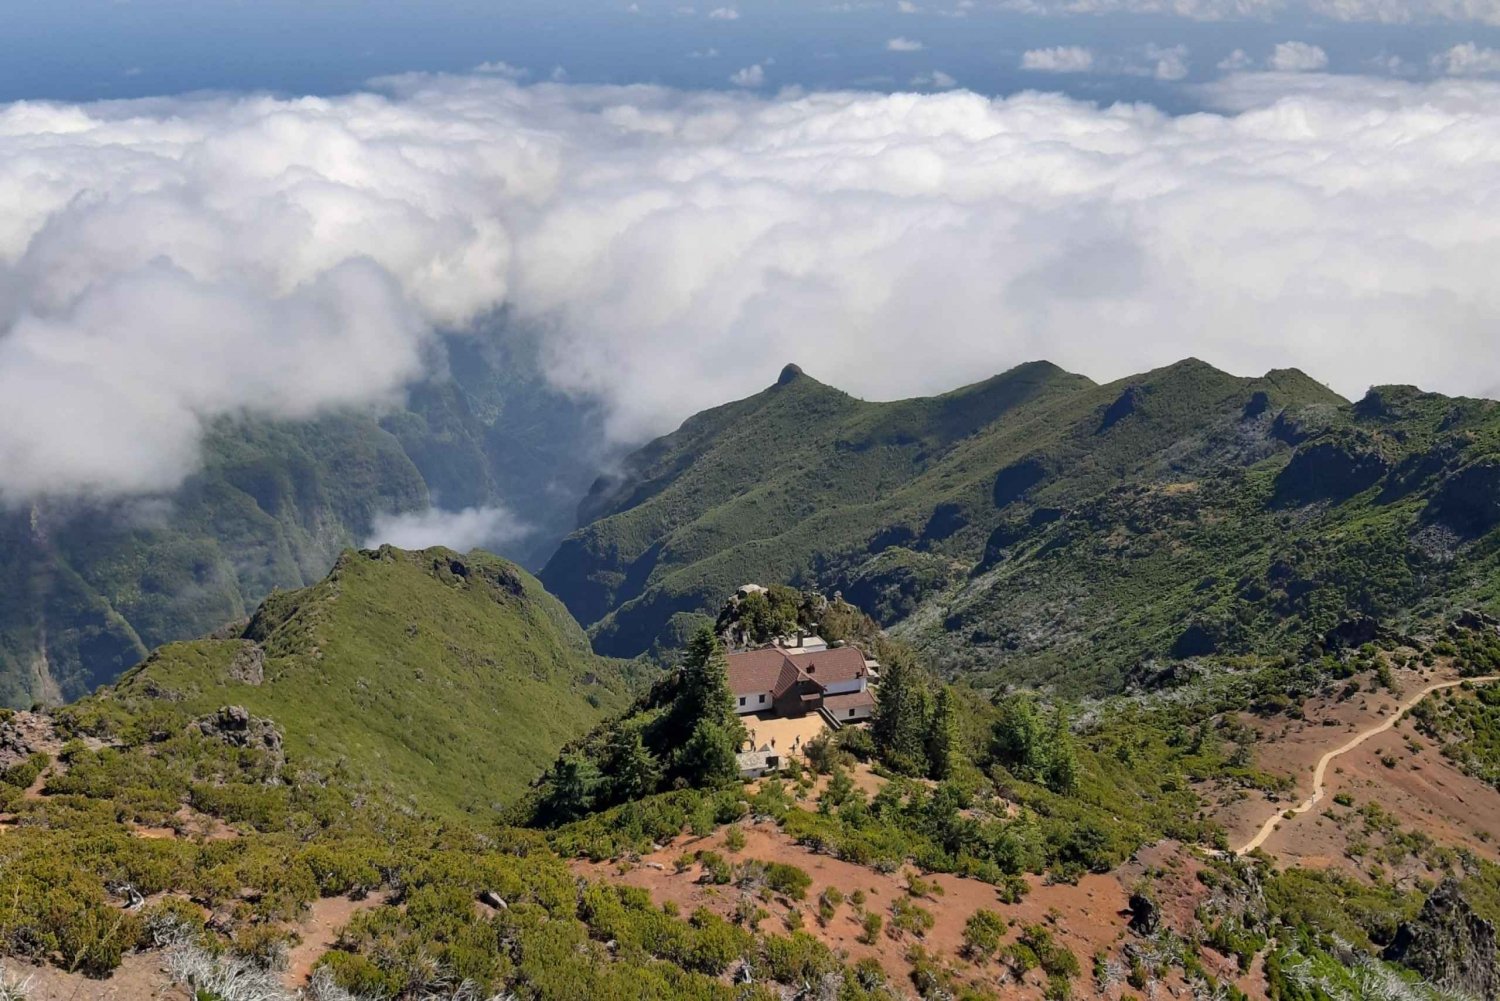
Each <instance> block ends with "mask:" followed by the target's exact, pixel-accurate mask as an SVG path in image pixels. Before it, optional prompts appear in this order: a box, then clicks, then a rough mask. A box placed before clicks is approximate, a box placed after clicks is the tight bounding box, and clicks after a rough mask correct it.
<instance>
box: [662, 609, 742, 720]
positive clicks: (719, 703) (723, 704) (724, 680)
mask: <svg viewBox="0 0 1500 1001" xmlns="http://www.w3.org/2000/svg"><path fill="white" fill-rule="evenodd" d="M673 715H674V716H675V717H676V719H677V721H678V722H679V724H680V725H681V728H682V729H684V730H688V731H691V730H692V729H693V728H694V727H695V726H697V724H698V721H699V720H704V719H707V720H715V721H718V722H724V723H728V722H731V721H734V722H737V721H738V716H736V714H735V711H734V693H733V692H731V691H730V690H729V660H728V658H727V657H725V655H724V647H723V645H722V644H721V643H720V642H719V638H718V637H717V636H715V635H714V631H713V629H711V628H710V627H708V626H704V627H703V628H702V629H699V630H698V631H697V632H696V633H694V634H693V638H692V640H691V641H690V642H689V643H688V651H687V656H686V657H685V658H684V659H683V663H682V683H681V686H680V688H679V689H678V694H677V702H676V705H675V706H674V708H673Z"/></svg>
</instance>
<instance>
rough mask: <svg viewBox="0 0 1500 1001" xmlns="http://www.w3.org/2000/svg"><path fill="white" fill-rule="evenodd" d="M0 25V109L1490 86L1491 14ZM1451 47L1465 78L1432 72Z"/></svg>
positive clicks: (775, 14)
mask: <svg viewBox="0 0 1500 1001" xmlns="http://www.w3.org/2000/svg"><path fill="white" fill-rule="evenodd" d="M0 18H3V30H4V33H5V37H6V40H7V41H6V57H5V59H4V60H0V100H16V99H23V98H52V99H64V100H76V101H89V100H100V99H110V98H122V97H142V96H156V95H161V94H180V93H184V92H188V91H195V90H204V89H210V90H232V91H243V90H268V91H272V92H276V93H283V94H323V95H327V94H337V93H345V92H348V91H352V90H357V89H359V88H360V87H362V86H363V85H364V82H365V81H367V80H369V79H371V78H373V77H378V76H385V75H390V74H394V73H403V72H411V71H429V72H446V73H457V72H463V71H466V70H469V69H471V68H472V67H474V66H477V65H481V64H484V63H497V62H504V63H506V64H508V65H510V66H514V67H517V68H519V69H522V70H525V71H527V72H528V73H529V74H530V77H529V78H530V79H533V80H535V79H546V78H550V77H551V76H552V75H553V74H554V73H557V72H561V73H565V74H566V75H567V77H568V79H570V80H573V81H575V82H583V83H612V84H630V83H656V84H661V85H664V86H670V87H676V88H683V89H701V88H725V87H730V86H734V84H733V83H731V80H732V79H733V78H735V77H736V74H741V73H742V72H743V73H744V74H745V75H743V76H740V77H739V78H738V79H739V80H740V81H741V83H745V84H750V85H752V86H754V87H756V88H763V89H768V90H775V89H778V88H781V87H786V86H801V87H806V88H809V89H832V88H849V87H855V88H863V89H873V90H892V89H898V88H907V87H914V86H915V87H925V88H934V87H936V88H941V87H942V86H943V85H944V84H946V83H947V81H950V80H951V81H953V82H954V83H956V84H958V85H962V86H964V87H967V88H971V89H974V90H976V91H979V92H981V93H985V94H1004V93H1011V92H1014V91H1016V90H1019V89H1024V88H1028V87H1033V88H1045V89H1048V90H1060V91H1063V92H1066V93H1069V94H1071V95H1073V96H1077V97H1081V98H1084V99H1088V100H1099V101H1113V100H1121V99H1126V100H1150V101H1152V102H1154V103H1156V104H1158V105H1160V106H1163V107H1167V108H1170V109H1172V110H1188V109H1190V108H1191V107H1192V106H1193V103H1194V102H1193V97H1192V95H1191V94H1188V93H1186V92H1184V91H1183V90H1182V88H1181V87H1180V86H1174V85H1176V84H1180V83H1182V82H1184V81H1186V82H1194V81H1198V82H1201V81H1204V80H1210V79H1214V78H1216V77H1218V76H1220V75H1222V74H1223V73H1224V72H1225V69H1222V68H1221V64H1222V65H1223V66H1225V67H1234V68H1238V69H1241V70H1243V69H1247V68H1250V67H1251V66H1261V67H1264V66H1265V65H1266V64H1267V63H1268V61H1273V60H1275V59H1276V47H1277V46H1278V45H1282V44H1284V43H1288V42H1293V43H1301V44H1302V45H1305V46H1307V47H1308V48H1307V49H1305V50H1300V51H1298V50H1291V51H1289V52H1284V53H1283V60H1282V61H1283V62H1286V61H1291V62H1294V63H1295V62H1296V61H1297V59H1298V58H1299V57H1300V58H1301V59H1302V62H1301V63H1300V64H1299V65H1303V66H1308V65H1310V66H1311V68H1322V67H1321V66H1320V65H1319V64H1320V62H1321V61H1322V60H1326V66H1327V68H1328V69H1330V70H1331V71H1333V72H1338V73H1375V74H1379V75H1398V76H1404V77H1424V76H1430V75H1433V74H1436V73H1443V72H1446V71H1447V70H1448V69H1449V68H1458V69H1460V70H1462V71H1466V72H1479V71H1490V72H1493V71H1495V70H1497V69H1500V56H1497V55H1496V54H1495V52H1494V51H1493V50H1495V49H1497V48H1500V27H1497V26H1500V0H890V2H886V0H503V2H495V0H420V2H416V0H253V2H252V0H68V2H67V3H58V2H57V0H7V3H6V4H5V5H4V12H3V14H0ZM1466 45H1473V46H1474V51H1473V56H1472V57H1470V58H1468V59H1465V57H1464V53H1465V52H1467V51H1468V50H1465V49H1460V50H1459V55H1458V57H1457V60H1456V61H1454V60H1451V59H1449V56H1448V54H1449V53H1451V52H1452V51H1453V50H1454V47H1455V46H1466ZM1487 50H1488V51H1487ZM1319 52H1321V56H1320V55H1319V54H1318V53H1319ZM1028 53H1029V54H1031V55H1030V57H1029V58H1028ZM1309 59H1310V60H1312V62H1311V64H1309V63H1308V62H1307V60H1309ZM756 67H759V70H758V71H757V70H756Z"/></svg>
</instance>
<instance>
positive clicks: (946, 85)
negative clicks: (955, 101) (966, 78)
mask: <svg viewBox="0 0 1500 1001" xmlns="http://www.w3.org/2000/svg"><path fill="white" fill-rule="evenodd" d="M910 85H911V86H913V87H922V88H924V89H927V90H950V89H952V88H954V87H957V86H958V81H957V80H955V79H954V78H953V77H951V76H949V75H948V74H947V73H944V72H943V71H942V70H933V71H932V72H931V73H918V74H917V75H916V76H914V77H912V78H911V82H910Z"/></svg>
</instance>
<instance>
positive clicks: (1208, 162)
mask: <svg viewBox="0 0 1500 1001" xmlns="http://www.w3.org/2000/svg"><path fill="white" fill-rule="evenodd" d="M384 87H385V88H386V90H385V92H384V93H381V94H368V93H366V94H353V95H347V96H343V97H337V98H317V99H299V100H280V99H275V98H270V97H265V96H254V97H243V98H226V97H220V98H202V99H183V100H155V101H141V102H122V103H109V104H102V105H85V106H75V105H63V104H37V103H25V104H15V105H9V106H0V496H3V497H4V498H6V499H9V500H20V499H24V498H27V497H30V496H33V495H35V494H37V493H39V492H96V493H120V492H131V491H136V492H149V491H151V490H159V489H163V488H167V487H170V486H172V485H174V484H175V483H177V482H178V481H179V480H180V479H181V477H182V476H184V475H186V474H187V473H188V472H190V471H191V469H192V468H193V466H194V463H195V461H196V449H197V442H198V438H199V435H200V433H201V429H202V428H203V426H204V424H205V422H208V421H211V420H215V419H218V418H223V417H226V416H227V417H233V416H235V415H238V414H243V413H256V414H269V415H274V416H281V417H299V416H306V415H310V414H314V413H318V412H321V411H323V410H326V409H328V408H330V407H339V406H360V405H370V404H376V405H378V404H381V403H383V402H386V401H394V400H396V399H398V398H399V396H400V393H401V391H402V387H403V386H404V385H406V384H407V383H408V382H409V381H410V380H412V379H414V378H417V377H419V376H421V375H422V374H423V373H424V372H426V371H427V366H428V362H429V356H430V353H431V352H430V348H431V343H432V341H431V338H432V334H431V331H432V330H433V328H434V327H435V326H442V327H459V328H462V327H465V326H467V325H470V324H471V323H472V322H473V321H474V320H475V319H476V318H478V317H481V316H484V315H486V314H488V313H489V312H491V311H493V310H495V309H497V308H501V307H505V308H507V309H508V310H510V311H511V313H512V314H513V315H514V316H515V317H516V318H517V320H518V321H519V322H522V323H525V324H527V325H528V326H535V327H539V328H541V329H542V330H543V331H545V334H544V336H545V340H544V343H543V355H544V358H545V364H546V367H547V371H548V374H549V376H550V378H551V379H552V380H553V381H554V382H555V384H556V385H557V386H559V387H560V388H562V389H565V390H568V391H570V392H577V393H581V394H587V395H590V396H593V397H596V398H598V399H600V400H601V401H602V402H603V403H604V405H605V407H606V408H607V412H608V414H609V416H610V422H611V423H610V427H611V430H612V432H613V433H614V434H616V435H617V436H619V437H621V438H625V439H638V438H639V437H641V436H643V435H647V434H653V433H659V432H661V431H663V430H666V429H669V428H670V427H672V426H673V425H674V424H675V423H676V422H677V421H680V420H681V419H682V418H683V417H685V416H687V415H688V414H690V413H692V412H694V411H697V410H700V409H703V408H704V407H707V406H712V405H715V404H718V403H722V402H723V401H725V400H727V399H731V398H734V397H737V396H740V395H744V394H746V393H748V392H752V391H754V390H756V389H758V388H760V387H761V386H763V385H765V384H767V383H769V382H770V381H771V380H772V379H773V378H774V375H775V372H776V370H777V369H778V368H779V367H780V366H781V364H783V363H784V362H787V361H797V362H798V363H800V364H802V365H803V367H804V368H806V369H807V371H808V372H810V373H811V374H813V375H815V376H819V377H822V378H825V379H826V380H828V381H830V382H834V383H837V384H839V385H840V386H842V387H844V388H846V389H848V390H850V391H851V392H854V393H857V394H859V395H861V396H865V397H868V398H890V397H896V396H908V395H913V394H917V393H925V392H932V391H936V390H941V389H946V388H951V387H952V386H955V385H958V384H961V383H963V382H969V381H973V380H974V379H976V378H979V377H982V376H984V375H987V374H989V373H992V372H996V371H999V370H1002V369H1004V368H1007V367H1009V366H1010V365H1013V364H1016V363H1017V362H1020V361H1024V360H1028V359H1034V358H1043V357H1044V358H1050V359H1052V360H1054V361H1056V362H1058V363H1059V364H1061V365H1063V366H1065V367H1068V368H1071V369H1074V370H1079V371H1083V372H1085V373H1086V374H1089V375H1091V376H1094V377H1096V378H1114V377H1119V376H1122V375H1125V374H1128V373H1130V372H1133V371H1139V370H1141V369H1145V368H1149V367H1151V366H1154V365H1158V364H1163V363H1166V362H1170V361H1173V360H1176V359H1178V358H1181V357H1184V356H1187V355H1196V356H1199V357H1202V358H1205V359H1206V360H1208V361H1210V362H1213V363H1215V364H1218V365H1221V366H1223V367H1226V368H1228V369H1230V370H1232V371H1237V372H1261V371H1264V370H1266V369H1269V368H1272V367H1278V366H1286V365H1295V366H1300V367H1304V368H1306V369H1308V370H1309V371H1310V372H1312V373H1313V374H1314V375H1315V376H1318V377H1320V378H1323V379H1326V380H1329V381H1331V382H1332V383H1333V384H1334V385H1335V387H1336V388H1338V389H1340V390H1341V391H1343V392H1346V393H1358V392H1362V391H1363V389H1364V387H1365V386H1367V385H1370V384H1374V383H1383V382H1392V381H1398V382H1414V383H1417V384H1420V385H1424V386H1427V387H1430V388H1433V389H1438V390H1443V391H1448V392H1467V393H1487V392H1493V391H1495V390H1496V388H1497V387H1500V361H1497V360H1496V357H1495V353H1494V351H1493V341H1494V331H1495V329H1497V326H1500V287H1497V285H1496V283H1495V282H1494V280H1493V274H1492V271H1493V268H1492V265H1491V263H1490V262H1492V261H1493V260H1495V259H1496V258H1497V256H1500V214H1497V213H1496V212H1494V211H1491V210H1490V209H1491V208H1492V207H1493V206H1494V205H1495V204H1500V160H1497V158H1496V157H1494V156H1493V155H1491V152H1492V151H1493V150H1494V149H1495V148H1497V146H1500V85H1497V84H1493V83H1489V82H1486V81H1482V80H1480V81H1476V80H1463V81H1449V80H1439V81H1436V82H1432V83H1427V84H1414V83H1408V82H1403V81H1399V80H1391V79H1377V78H1356V77H1342V76H1329V75H1322V74H1308V75H1300V76H1299V75H1290V74H1236V75H1234V76H1231V77H1228V78H1226V80H1225V81H1222V82H1221V83H1219V84H1216V85H1214V86H1212V87H1209V88H1204V89H1203V90H1202V93H1203V94H1204V95H1206V96H1207V97H1208V98H1209V99H1211V100H1212V101H1213V102H1214V106H1215V107H1217V108H1220V109H1222V110H1220V111H1218V112H1209V113H1202V114H1197V115H1192V116H1186V117H1173V116H1170V115H1168V114H1165V113H1164V112H1161V111H1159V110H1157V109H1154V108H1151V107H1149V106H1145V105H1141V104H1121V105H1115V106H1109V107H1099V106H1095V105H1093V104H1089V103H1084V102H1076V101H1072V100H1069V99H1067V98H1065V97H1062V96H1059V95H1055V94H1051V95H1049V94H1037V93H1026V94H1020V95H1016V96H1014V97H1011V98H1007V99H1003V100H991V99H987V98H985V97H982V96H979V95H976V94H972V93H967V92H962V91H954V92H948V93H942V94H912V93H908V94H893V95H882V94H870V93H852V92H851V93H831V94H829V93H819V94H798V95H784V96H781V97H777V98H769V97H762V96H759V95H755V94H747V93H717V92H704V93H682V92H676V91H671V90H666V89H660V88H652V87H629V88H609V87H596V86H585V85H571V84H568V85H561V84H553V83H543V84H539V85H536V86H529V87H523V86H519V85H517V84H515V83H514V82H512V81H509V80H506V79H504V78H501V77H496V76H480V75H474V76H468V77H461V78H443V77H409V78H403V79H401V80H397V81H391V82H388V83H387V84H385V85H384ZM809 332H816V336H813V335H810V333H809ZM747 345H753V346H754V349H753V351H751V352H749V353H747V349H746V346H747Z"/></svg>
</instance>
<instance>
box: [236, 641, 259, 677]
mask: <svg viewBox="0 0 1500 1001" xmlns="http://www.w3.org/2000/svg"><path fill="white" fill-rule="evenodd" d="M229 676H230V677H231V678H233V679H234V680H235V681H238V682H240V683H242V684H246V685H259V684H260V683H261V682H263V681H265V680H266V652H265V651H264V650H262V649H261V646H260V644H259V643H252V642H249V641H246V642H245V643H244V644H243V645H242V646H241V647H240V652H239V653H237V654H235V655H234V660H232V661H230V662H229Z"/></svg>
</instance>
